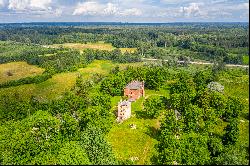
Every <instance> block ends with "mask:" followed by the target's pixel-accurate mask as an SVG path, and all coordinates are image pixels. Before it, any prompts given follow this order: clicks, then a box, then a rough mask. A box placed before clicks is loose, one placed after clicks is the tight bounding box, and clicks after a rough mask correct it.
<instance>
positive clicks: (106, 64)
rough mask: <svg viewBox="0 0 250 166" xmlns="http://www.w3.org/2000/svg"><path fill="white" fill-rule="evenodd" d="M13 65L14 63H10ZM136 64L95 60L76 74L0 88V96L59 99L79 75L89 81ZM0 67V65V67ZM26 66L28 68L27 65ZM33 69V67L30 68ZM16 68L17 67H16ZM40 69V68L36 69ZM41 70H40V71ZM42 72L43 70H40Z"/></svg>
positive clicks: (59, 75)
mask: <svg viewBox="0 0 250 166" xmlns="http://www.w3.org/2000/svg"><path fill="white" fill-rule="evenodd" d="M11 64H15V63H11ZM129 65H134V66H138V65H140V64H139V63H137V64H130V63H128V64H115V63H113V62H111V61H107V60H95V61H94V62H92V63H91V64H89V65H88V66H87V67H85V68H81V69H79V70H78V71H76V72H65V73H60V74H56V75H54V76H53V77H52V78H51V79H48V80H47V81H45V82H42V83H39V84H26V85H20V86H16V87H10V88H0V94H2V95H3V94H8V95H16V94H18V95H19V96H22V97H23V98H24V99H29V98H30V97H31V96H35V97H36V98H38V99H39V100H40V101H48V100H53V99H57V98H60V97H61V96H62V95H63V93H64V92H66V91H68V90H70V89H71V88H72V87H73V86H74V85H75V82H76V77H77V75H79V74H80V73H81V74H82V75H83V78H84V79H86V80H87V79H89V78H90V77H91V76H93V75H94V74H101V75H107V74H108V73H109V71H110V70H111V69H112V68H113V67H115V66H121V69H124V68H126V66H129ZM0 66H1V65H0ZM27 66H29V65H28V64H27ZM30 67H34V66H30ZM17 68H18V67H17ZM24 69H27V70H28V71H26V70H25V71H23V73H25V72H27V73H29V72H30V71H32V70H30V69H28V68H24ZM38 69H40V68H38ZM40 70H41V69H40ZM42 71H43V70H42Z"/></svg>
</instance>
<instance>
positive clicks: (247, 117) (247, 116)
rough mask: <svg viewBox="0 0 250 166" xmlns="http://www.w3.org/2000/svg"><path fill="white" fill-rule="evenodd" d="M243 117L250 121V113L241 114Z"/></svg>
mask: <svg viewBox="0 0 250 166" xmlns="http://www.w3.org/2000/svg"><path fill="white" fill-rule="evenodd" d="M241 117H242V118H244V119H247V120H249V112H247V113H243V112H242V113H241Z"/></svg>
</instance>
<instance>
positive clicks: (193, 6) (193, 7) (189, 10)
mask: <svg viewBox="0 0 250 166" xmlns="http://www.w3.org/2000/svg"><path fill="white" fill-rule="evenodd" d="M180 11H181V12H182V13H184V15H186V16H188V17H189V16H191V15H192V14H196V13H199V12H200V8H199V5H198V4H197V3H190V4H189V6H188V7H181V9H180Z"/></svg>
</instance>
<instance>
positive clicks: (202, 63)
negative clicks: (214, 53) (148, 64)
mask: <svg viewBox="0 0 250 166" xmlns="http://www.w3.org/2000/svg"><path fill="white" fill-rule="evenodd" d="M141 59H142V60H148V61H159V60H161V59H151V58H141ZM164 61H165V62H167V61H168V60H164ZM177 62H178V63H184V61H177ZM189 63H190V64H197V65H213V63H210V62H200V61H196V62H195V61H194V62H189ZM225 66H228V67H243V68H249V66H248V65H235V64H226V65H225Z"/></svg>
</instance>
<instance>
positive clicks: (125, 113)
mask: <svg viewBox="0 0 250 166" xmlns="http://www.w3.org/2000/svg"><path fill="white" fill-rule="evenodd" d="M130 116H131V102H129V101H126V100H125V101H122V100H121V101H120V102H119V103H118V112H117V121H123V120H125V119H128V118H130Z"/></svg>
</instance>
